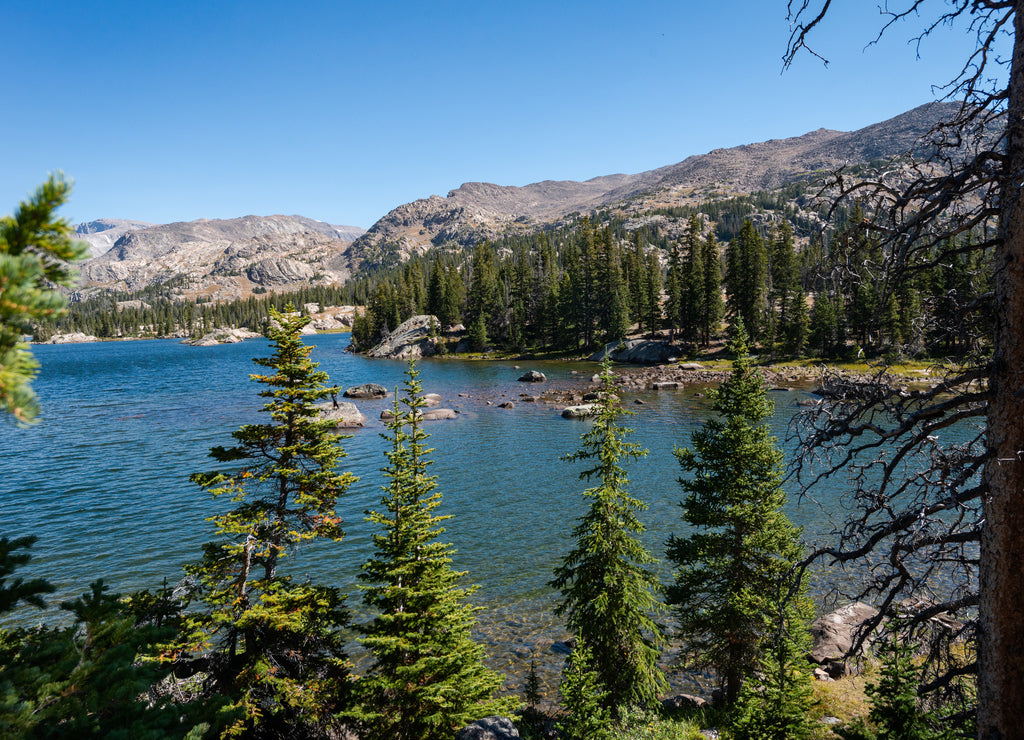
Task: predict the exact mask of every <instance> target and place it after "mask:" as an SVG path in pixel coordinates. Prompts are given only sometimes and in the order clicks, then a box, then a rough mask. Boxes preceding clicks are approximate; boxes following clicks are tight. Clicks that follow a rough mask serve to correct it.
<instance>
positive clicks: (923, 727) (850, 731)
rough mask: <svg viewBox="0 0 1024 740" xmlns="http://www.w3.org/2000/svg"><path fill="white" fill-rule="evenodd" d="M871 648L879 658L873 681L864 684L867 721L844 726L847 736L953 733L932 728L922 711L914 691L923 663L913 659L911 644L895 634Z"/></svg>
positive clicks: (868, 738)
mask: <svg viewBox="0 0 1024 740" xmlns="http://www.w3.org/2000/svg"><path fill="white" fill-rule="evenodd" d="M875 652H876V654H877V655H878V657H879V658H881V661H882V663H881V668H880V674H879V680H878V682H877V683H874V682H869V683H868V684H867V687H866V691H867V695H868V697H869V698H870V699H871V711H870V712H869V713H868V722H863V721H861V722H858V723H855V724H854V725H853V726H852V727H849V728H845V729H844V730H843V732H842V734H843V737H845V738H847V739H848V740H861V739H863V740H875V738H878V739H879V740H943V739H944V738H953V737H956V734H955V733H954V732H953V730H952V728H944V729H935V726H934V725H935V719H934V718H932V717H930V716H929V715H928V713H926V712H924V711H922V709H921V706H920V701H919V699H918V695H917V688H918V686H919V685H920V683H921V677H922V671H923V666H922V665H919V664H917V663H916V662H915V660H914V646H913V645H911V644H908V643H906V642H902V641H900V639H899V638H898V636H896V635H895V634H892V635H890V636H889V637H888V638H887V639H884V640H880V641H879V642H878V643H877V644H876V646H875Z"/></svg>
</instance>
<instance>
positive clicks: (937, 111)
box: [349, 103, 956, 265]
mask: <svg viewBox="0 0 1024 740" xmlns="http://www.w3.org/2000/svg"><path fill="white" fill-rule="evenodd" d="M955 105H956V104H955V103H933V104H930V105H927V106H921V107H919V108H915V109H914V110H912V111H908V112H907V113H904V114H901V115H899V116H896V117H895V118H892V119H890V120H888V121H883V122H882V123H878V124H874V125H873V126H869V127H867V128H864V129H861V130H859V131H854V132H851V133H844V132H842V131H830V130H827V129H818V130H816V131H811V132H810V133H806V134H804V135H803V136H796V137H792V138H787V139H772V140H770V141H764V142H760V143H756V144H747V145H744V146H738V147H733V148H730V149H715V150H714V151H711V152H708V153H707V154H702V155H696V156H693V157H689V158H687V159H685V160H683V161H682V162H678V163H676V164H672V165H668V166H666V167H661V168H659V169H656V170H650V171H648V172H641V173H639V174H635V175H624V174H615V175H606V176H602V177H595V178H593V179H591V180H587V181H586V182H574V181H571V180H562V181H552V180H545V181H543V182H536V183H532V184H529V185H524V186H522V187H515V186H503V185H496V184H493V183H486V182H468V183H465V184H463V185H462V186H461V187H459V188H456V189H455V190H451V191H449V193H448V194H447V196H445V197H441V196H439V195H431V196H430V197H428V198H421V199H419V200H416V201H413V202H412V203H406V204H403V205H400V206H398V207H397V208H395V209H394V210H392V211H391V212H389V213H388V214H386V215H385V216H384V217H383V218H381V219H380V220H379V221H378V222H377V223H375V224H374V225H373V226H372V227H371V228H370V230H369V231H368V232H366V234H364V235H363V236H361V237H359V238H358V239H357V240H356V241H355V242H354V243H353V244H352V247H351V249H350V250H349V255H350V256H351V258H352V260H353V264H366V265H378V264H380V265H384V264H390V263H392V262H393V261H395V260H396V259H397V260H400V261H401V260H406V259H408V258H409V257H410V256H412V255H416V254H423V253H424V252H426V251H427V250H429V249H431V248H433V247H438V246H456V245H458V246H463V247H470V246H473V245H475V244H477V243H479V242H480V241H481V240H483V239H493V238H495V237H496V236H498V235H502V234H514V233H516V232H529V231H535V230H537V229H538V227H539V226H540V225H542V224H544V223H550V222H553V221H557V220H559V219H561V218H564V217H566V216H567V215H568V214H571V213H573V212H579V213H589V212H592V211H594V210H595V209H598V208H600V207H602V206H610V205H614V204H620V203H622V202H624V201H630V202H631V204H633V205H636V206H637V207H638V208H640V209H641V210H642V209H643V208H645V207H647V210H648V211H649V210H650V206H652V205H654V206H657V205H669V204H681V203H682V202H685V198H686V197H692V196H693V194H694V190H695V189H699V188H706V187H710V186H714V187H716V188H719V189H720V190H721V192H726V193H732V194H739V193H752V192H756V191H758V190H768V189H772V188H778V187H781V186H783V185H786V184H788V183H790V182H792V181H794V180H797V179H808V178H810V177H812V176H814V174H815V173H818V172H822V171H825V172H827V171H831V170H833V169H835V168H837V167H839V166H843V165H847V164H850V163H855V162H868V161H870V160H873V159H882V158H888V157H895V156H898V155H901V154H904V153H905V152H907V151H910V150H911V149H913V148H914V147H915V145H916V144H917V142H918V139H919V138H920V137H921V136H923V135H924V134H925V133H926V132H927V131H928V130H929V129H930V128H931V127H932V126H933V125H934V124H935V123H937V122H938V121H940V120H944V119H945V118H946V117H948V115H949V113H950V110H952V109H953V106H955ZM645 215H647V214H645ZM651 218H652V219H658V218H664V217H662V216H653V217H651ZM642 225H643V224H633V225H632V228H633V229H635V228H638V227H639V226H642ZM627 228H630V226H629V225H627Z"/></svg>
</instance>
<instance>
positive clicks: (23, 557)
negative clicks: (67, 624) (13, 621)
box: [0, 536, 53, 614]
mask: <svg viewBox="0 0 1024 740" xmlns="http://www.w3.org/2000/svg"><path fill="white" fill-rule="evenodd" d="M38 539H39V538H38V537H35V536H28V537H17V538H15V539H13V540H11V539H8V538H7V537H0V614H4V613H5V612H9V611H11V610H13V609H14V608H15V607H16V606H17V605H18V602H19V601H23V602H25V603H26V604H31V605H32V606H34V607H37V608H39V609H42V608H44V606H45V604H44V603H43V594H49V593H53V586H52V585H50V584H49V583H47V582H46V581H45V580H43V579H42V578H33V579H31V580H29V581H25V580H24V579H22V578H15V579H13V580H12V581H11V582H10V584H8V582H7V579H8V578H10V577H11V576H12V575H14V571H15V570H17V569H18V568H20V567H22V566H24V565H27V564H28V562H29V561H30V560H31V559H32V556H31V555H29V554H28V552H21V553H19V552H18V550H26V551H27V550H28V549H29V548H30V547H32V545H34V544H35V542H36V540H38Z"/></svg>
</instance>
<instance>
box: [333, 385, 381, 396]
mask: <svg viewBox="0 0 1024 740" xmlns="http://www.w3.org/2000/svg"><path fill="white" fill-rule="evenodd" d="M342 395H343V396H344V397H345V398H373V399H377V398H386V397H387V395H388V389H387V388H385V387H384V386H382V385H381V384H380V383H363V384H362V385H354V386H352V387H351V388H347V389H346V390H345V392H344V393H343V394H342Z"/></svg>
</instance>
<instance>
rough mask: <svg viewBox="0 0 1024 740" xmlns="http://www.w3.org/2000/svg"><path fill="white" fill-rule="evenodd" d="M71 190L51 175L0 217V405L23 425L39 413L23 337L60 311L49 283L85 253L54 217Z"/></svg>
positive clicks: (64, 276)
mask: <svg viewBox="0 0 1024 740" xmlns="http://www.w3.org/2000/svg"><path fill="white" fill-rule="evenodd" d="M70 192H71V185H70V183H68V182H67V181H65V180H64V178H63V177H61V176H60V175H51V176H50V178H49V179H48V180H47V181H46V182H45V183H43V184H42V185H41V186H40V187H39V189H38V190H36V192H35V194H34V195H33V196H32V198H31V199H30V200H28V201H25V202H22V203H21V204H20V205H19V206H18V209H17V210H16V211H15V213H14V215H13V216H4V217H3V218H0V408H2V409H3V410H4V411H6V412H7V413H8V414H10V415H11V416H12V417H14V419H15V421H17V422H19V423H22V424H29V423H31V422H33V421H34V420H35V419H36V416H37V415H38V414H39V403H38V401H37V400H36V396H35V393H33V391H32V386H31V383H32V380H33V379H34V378H35V377H36V373H37V372H38V370H39V363H38V362H36V360H35V358H34V357H32V353H31V352H30V351H29V348H28V344H27V343H25V342H23V341H22V335H25V334H31V333H32V331H33V328H32V324H33V322H36V321H41V320H44V319H53V318H55V317H56V316H58V315H59V314H60V313H61V312H62V311H63V310H64V296H63V295H61V293H60V292H58V291H56V290H54V289H53V286H54V285H63V286H70V285H71V280H72V272H71V269H70V267H69V263H71V262H74V261H76V260H80V259H83V258H84V257H85V256H86V254H87V252H86V245H85V244H84V243H81V242H73V241H71V225H70V224H69V223H68V222H67V220H66V219H63V218H57V216H56V211H57V209H58V208H60V206H61V205H63V204H64V202H65V201H66V200H67V197H68V194H69V193H70Z"/></svg>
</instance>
